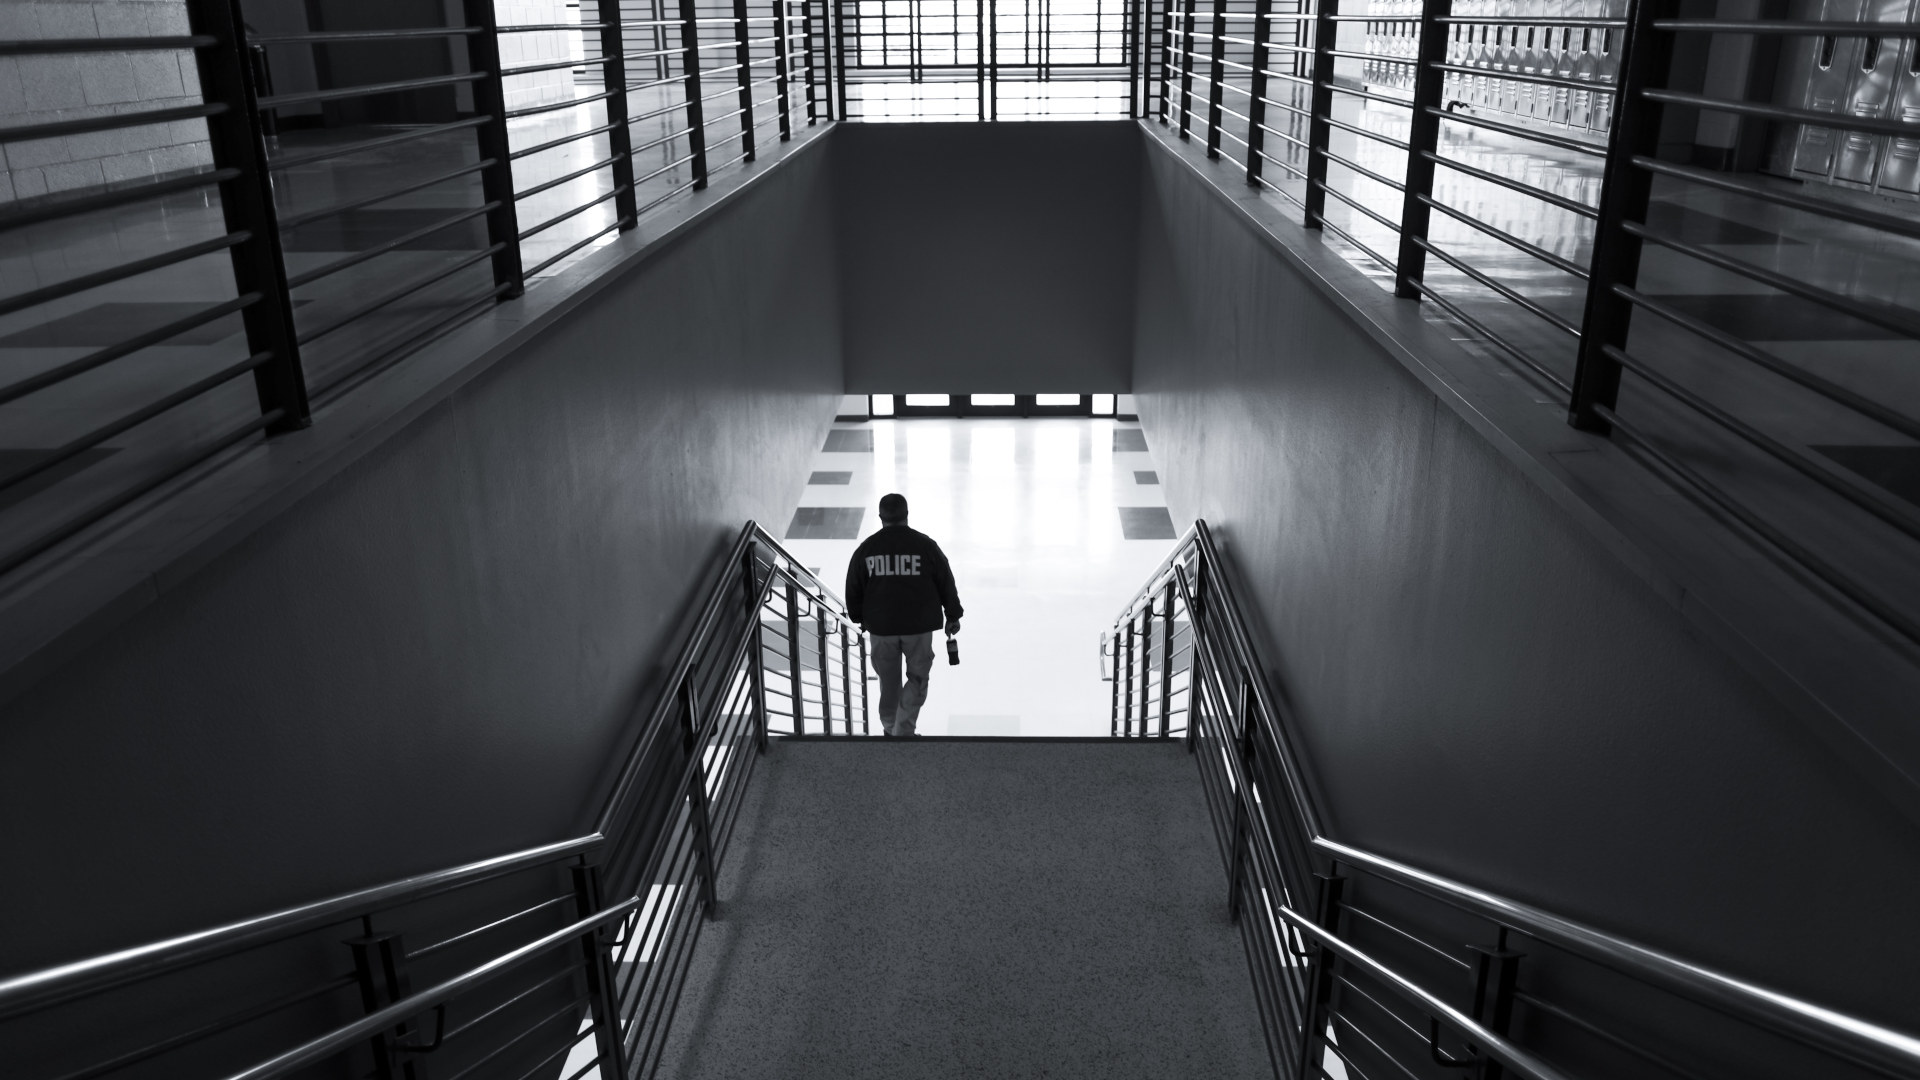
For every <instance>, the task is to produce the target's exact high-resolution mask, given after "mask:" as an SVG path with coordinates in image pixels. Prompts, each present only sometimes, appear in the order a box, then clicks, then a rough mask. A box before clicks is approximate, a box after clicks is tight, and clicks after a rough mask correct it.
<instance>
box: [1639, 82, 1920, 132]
mask: <svg viewBox="0 0 1920 1080" xmlns="http://www.w3.org/2000/svg"><path fill="white" fill-rule="evenodd" d="M1640 96H1641V97H1644V98H1646V99H1647V100H1648V101H1658V102H1662V103H1664V104H1667V105H1692V106H1694V107H1695V108H1699V109H1706V110H1709V111H1711V112H1719V113H1731V114H1733V115H1735V116H1753V117H1758V118H1760V119H1762V120H1785V121H1790V122H1793V123H1799V124H1811V125H1813V126H1814V127H1823V128H1831V129H1833V130H1835V131H1857V132H1861V133H1863V134H1868V135H1893V136H1896V137H1899V138H1905V139H1920V123H1915V124H1910V123H1907V122H1905V121H1902V120H1883V119H1881V118H1879V117H1876V116H1854V115H1852V114H1850V113H1829V112H1821V111H1819V110H1818V109H1789V108H1787V107H1785V106H1782V105H1761V104H1758V103H1756V102H1752V101H1729V100H1728V99H1726V98H1717V97H1712V96H1710V95H1707V94H1687V93H1682V92H1680V91H1678V90H1652V89H1648V90H1642V91H1640Z"/></svg>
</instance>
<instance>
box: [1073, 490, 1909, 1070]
mask: <svg viewBox="0 0 1920 1080" xmlns="http://www.w3.org/2000/svg"><path fill="white" fill-rule="evenodd" d="M1240 595H1241V590H1240V588H1239V587H1238V586H1237V584H1236V579H1235V576H1234V572H1233V569H1232V567H1231V566H1229V565H1228V564H1227V563H1226V562H1225V561H1224V560H1223V559H1222V558H1221V557H1220V554H1219V552H1218V550H1217V548H1216V547H1215V546H1214V543H1213V539H1212V535H1211V533H1210V531H1209V530H1208V528H1207V526H1206V523H1205V522H1197V523H1195V525H1194V527H1193V528H1192V529H1191V530H1189V531H1188V532H1187V534H1186V535H1185V537H1183V538H1182V539H1181V540H1180V541H1179V542H1178V543H1177V544H1176V546H1175V549H1174V551H1173V553H1172V554H1171V555H1169V556H1168V558H1167V560H1166V561H1165V562H1164V563H1163V564H1162V565H1161V566H1160V567H1159V568H1158V569H1157V570H1156V571H1155V572H1154V573H1153V574H1152V575H1151V576H1150V577H1149V579H1148V582H1147V584H1146V586H1145V587H1144V588H1142V590H1141V591H1140V593H1139V594H1137V595H1136V596H1135V598H1134V599H1133V600H1132V601H1131V602H1130V603H1129V604H1128V605H1127V607H1126V608H1125V609H1124V610H1123V611H1122V612H1121V614H1120V616H1119V618H1118V619H1116V620H1115V624H1114V627H1113V629H1112V630H1111V631H1109V632H1108V634H1107V635H1106V636H1105V637H1104V638H1103V641H1102V652H1103V656H1104V657H1105V662H1106V663H1107V665H1108V672H1109V674H1110V676H1112V677H1114V679H1115V682H1114V687H1115V695H1114V698H1115V703H1114V714H1113V715H1114V732H1115V734H1116V735H1118V736H1120V737H1145V738H1172V737H1176V736H1179V737H1183V738H1184V739H1185V741H1186V744H1187V747H1188V749H1189V750H1191V751H1192V752H1193V753H1194V755H1195V757H1196V760H1197V762H1198V765H1199V769H1200V776H1201V781H1202V786H1203V788H1204V789H1205V791H1206V796H1207V802H1208V807H1209V810H1210V812H1211V814H1212V818H1213V822H1214V826H1215V833H1216V837H1217V839H1218V840H1219V845H1220V854H1221V860H1222V863H1223V865H1224V867H1225V869H1226V872H1227V875H1228V880H1229V885H1228V896H1229V900H1228V903H1229V909H1230V910H1231V912H1232V913H1233V915H1234V917H1235V919H1236V920H1237V921H1238V922H1239V924H1240V927H1241V932H1242V937H1243V940H1244V941H1245V943H1246V947H1247V957H1248V964H1249V968H1250V971H1251V974H1252V977H1253V983H1254V989H1255V993H1256V996H1257V998H1258V1000H1259V1003H1260V1009H1261V1015H1262V1019H1263V1021H1264V1023H1265V1027H1266V1033H1267V1039H1268V1047H1269V1050H1270V1051H1271V1053H1272V1057H1273V1062H1274V1067H1275V1071H1276V1073H1277V1074H1278V1075H1280V1076H1282V1077H1286V1078H1288V1080H1294V1078H1300V1080H1310V1078H1318V1077H1322V1076H1327V1077H1340V1076H1342V1075H1344V1076H1348V1077H1360V1076H1380V1075H1398V1076H1406V1077H1416V1078H1420V1077H1429V1076H1433V1077H1440V1076H1459V1075H1462V1070H1472V1071H1470V1072H1468V1073H1467V1075H1482V1076H1500V1075H1514V1076H1522V1077H1529V1078H1533V1080H1550V1078H1561V1077H1574V1076H1625V1075H1631V1076H1650V1075H1659V1076H1675V1077H1682V1078H1690V1080H1703V1078H1705V1077H1709V1076H1727V1075H1741V1076H1754V1077H1759V1076H1776V1075H1777V1076H1783V1077H1784V1076H1811V1075H1819V1076H1833V1077H1842V1076H1856V1075H1857V1076H1866V1075H1877V1076H1890V1077H1916V1076H1920V1037H1916V1036H1915V1035H1913V1034H1911V1033H1908V1032H1903V1031H1898V1030H1894V1029H1891V1028H1888V1027H1885V1026H1883V1025H1879V1024H1875V1023H1872V1022H1869V1021H1866V1020H1863V1019H1860V1018H1858V1017H1854V1016H1849V1015H1847V1014H1845V1013H1842V1012H1840V1011H1838V1010H1835V1009H1830V1008H1826V1007H1824V1006H1821V1005H1818V1004H1815V1003H1812V1002H1808V1001H1804V1000H1801V999H1799V998H1796V997H1794V996H1793V995H1790V994H1786V993H1783V992H1781V991H1778V990H1775V989H1772V988H1769V987H1766V986H1762V985H1759V984H1757V983H1754V982H1752V981H1750V980H1744V979H1740V978H1738V977H1735V976H1732V975H1728V974H1726V973H1724V972H1720V971H1717V970H1714V969H1713V968H1710V967H1707V966H1705V965H1702V964H1697V963H1694V962H1692V961H1688V960H1685V959H1683V958H1680V957H1677V956H1674V955H1671V954H1669V953H1666V952H1663V951H1661V950H1658V949H1654V948H1651V947H1648V946H1645V945H1642V944H1639V943H1637V942H1633V941H1630V940H1627V939H1625V938H1622V937H1619V936H1618V935H1614V934H1610V933H1608V932H1606V931H1603V930H1600V929H1597V928H1595V927H1592V926H1589V925H1586V924H1584V923H1581V922H1578V921H1576V920H1573V919H1569V918H1566V917H1564V916H1561V915H1558V914H1556V913H1554V912H1551V911H1547V910H1545V909H1542V908H1540V907H1537V906H1534V905H1529V904H1525V903H1522V902H1519V901H1516V900H1512V899H1510V898H1507V897H1503V896H1500V895H1498V894H1495V893H1493V892H1490V891H1488V890H1485V889H1479V888H1476V887H1473V886H1470V885H1466V884H1464V883H1461V882H1458V881H1453V880H1451V879H1448V878H1446V877H1443V876H1441V875H1438V874H1434V873H1431V872H1429V871H1426V870H1422V869H1419V868H1417V867H1413V866H1409V865H1407V864H1405V863H1402V862H1399V861H1397V860H1393V859H1388V858H1385V857H1383V856H1380V855H1376V854H1374V853H1372V852H1368V851H1365V850H1362V849H1360V848H1357V847H1354V846H1352V845H1348V844H1343V843H1340V842H1338V841H1336V840H1333V839H1331V838H1329V837H1328V836H1327V834H1326V830H1325V829H1324V828H1323V827H1322V825H1321V821H1322V820H1323V819H1322V816H1321V814H1320V811H1319V810H1318V806H1319V802H1318V799H1317V797H1316V795H1315V794H1314V792H1313V790H1312V788H1311V785H1310V783H1309V774H1308V773H1307V772H1306V771H1305V769H1304V767H1303V762H1302V758H1301V756H1300V755H1299V754H1298V753H1297V751H1296V750H1295V748H1294V747H1293V745H1292V744H1291V743H1290V742H1289V739H1288V731H1289V729H1290V726H1291V725H1290V723H1289V721H1288V718H1287V715H1286V713H1285V712H1284V711H1283V710H1282V709H1280V708H1279V707H1278V706H1277V701H1278V700H1279V699H1278V698H1277V696H1276V695H1275V694H1273V693H1272V692H1271V689H1270V687H1269V685H1268V679H1269V677H1270V676H1269V674H1268V669H1267V668H1266V667H1265V666H1264V665H1263V664H1262V663H1261V662H1260V650H1259V649H1258V648H1257V647H1256V644H1255V641H1256V639H1255V638H1254V636H1253V634H1252V626H1253V625H1254V624H1252V623H1250V622H1249V621H1248V620H1247V618H1246V616H1245V613H1244V610H1243V608H1242V606H1241V601H1240ZM1128 702H1133V703H1134V704H1132V705H1129V704H1128ZM1142 702H1144V704H1140V703H1142ZM1523 947H1524V948H1523Z"/></svg>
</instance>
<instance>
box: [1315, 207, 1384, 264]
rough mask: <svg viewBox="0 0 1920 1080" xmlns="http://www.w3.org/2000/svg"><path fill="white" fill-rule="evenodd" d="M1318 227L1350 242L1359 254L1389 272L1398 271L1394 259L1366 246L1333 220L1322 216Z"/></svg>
mask: <svg viewBox="0 0 1920 1080" xmlns="http://www.w3.org/2000/svg"><path fill="white" fill-rule="evenodd" d="M1320 227H1321V228H1323V229H1325V230H1327V231H1328V232H1331V233H1332V234H1333V235H1335V236H1337V237H1339V238H1340V239H1342V240H1345V241H1346V242H1347V243H1349V244H1352V245H1353V246H1354V248H1355V249H1356V250H1358V251H1359V252H1360V253H1361V254H1363V255H1365V256H1366V257H1367V258H1369V259H1372V260H1373V261H1374V262H1377V263H1379V264H1380V265H1381V266H1384V267H1386V268H1387V271H1388V272H1389V273H1396V272H1398V270H1399V267H1398V266H1396V265H1395V264H1394V261H1393V260H1392V259H1389V258H1387V257H1386V256H1385V255H1382V254H1380V253H1379V252H1377V251H1375V250H1373V249H1372V248H1370V247H1368V246H1367V245H1366V244H1364V243H1361V242H1360V240H1359V239H1358V238H1356V237H1355V236H1354V235H1353V234H1352V233H1350V232H1348V231H1347V230H1345V229H1343V228H1341V227H1340V226H1338V225H1335V224H1334V223H1333V222H1331V221H1328V220H1327V219H1326V218H1324V217H1323V218H1321V219H1320Z"/></svg>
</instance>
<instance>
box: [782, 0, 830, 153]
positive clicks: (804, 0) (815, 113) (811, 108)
mask: <svg viewBox="0 0 1920 1080" xmlns="http://www.w3.org/2000/svg"><path fill="white" fill-rule="evenodd" d="M782 2H783V3H784V2H785V0H782ZM800 40H801V41H804V42H806V48H805V49H804V52H805V53H806V57H807V126H808V127H812V126H813V125H814V124H816V123H819V121H820V107H819V105H818V103H817V102H816V100H815V97H814V86H813V78H814V72H813V68H814V64H815V63H816V62H817V60H818V57H819V53H816V52H814V49H813V0H800ZM825 51H826V50H825V49H822V50H821V52H825Z"/></svg>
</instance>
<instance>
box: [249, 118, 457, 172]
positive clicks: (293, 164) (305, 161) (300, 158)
mask: <svg viewBox="0 0 1920 1080" xmlns="http://www.w3.org/2000/svg"><path fill="white" fill-rule="evenodd" d="M492 122H493V117H492V116H490V115H482V116H471V117H468V118H467V119H465V120H453V121H450V122H448V123H445V124H434V125H432V126H430V127H423V128H414V129H412V130H409V131H402V132H399V133H397V134H394V135H382V136H380V137H379V138H377V139H362V140H360V141H357V142H352V143H347V144H345V145H343V146H329V147H327V148H326V149H324V150H314V151H312V152H310V153H305V154H292V155H289V156H287V157H273V158H268V159H267V168H268V169H271V170H274V171H276V172H277V171H279V170H281V169H292V168H297V167H299V166H301V165H310V164H312V163H313V162H316V161H327V160H329V159H331V158H337V157H346V156H348V155H350V154H358V153H360V152H361V151H363V150H378V149H381V148H383V147H388V146H397V145H399V144H401V143H410V142H413V141H414V140H416V139H430V138H432V137H434V136H435V135H445V134H447V133H448V132H453V131H460V130H462V129H464V128H470V127H480V126H481V125H483V124H490V123H492Z"/></svg>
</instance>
